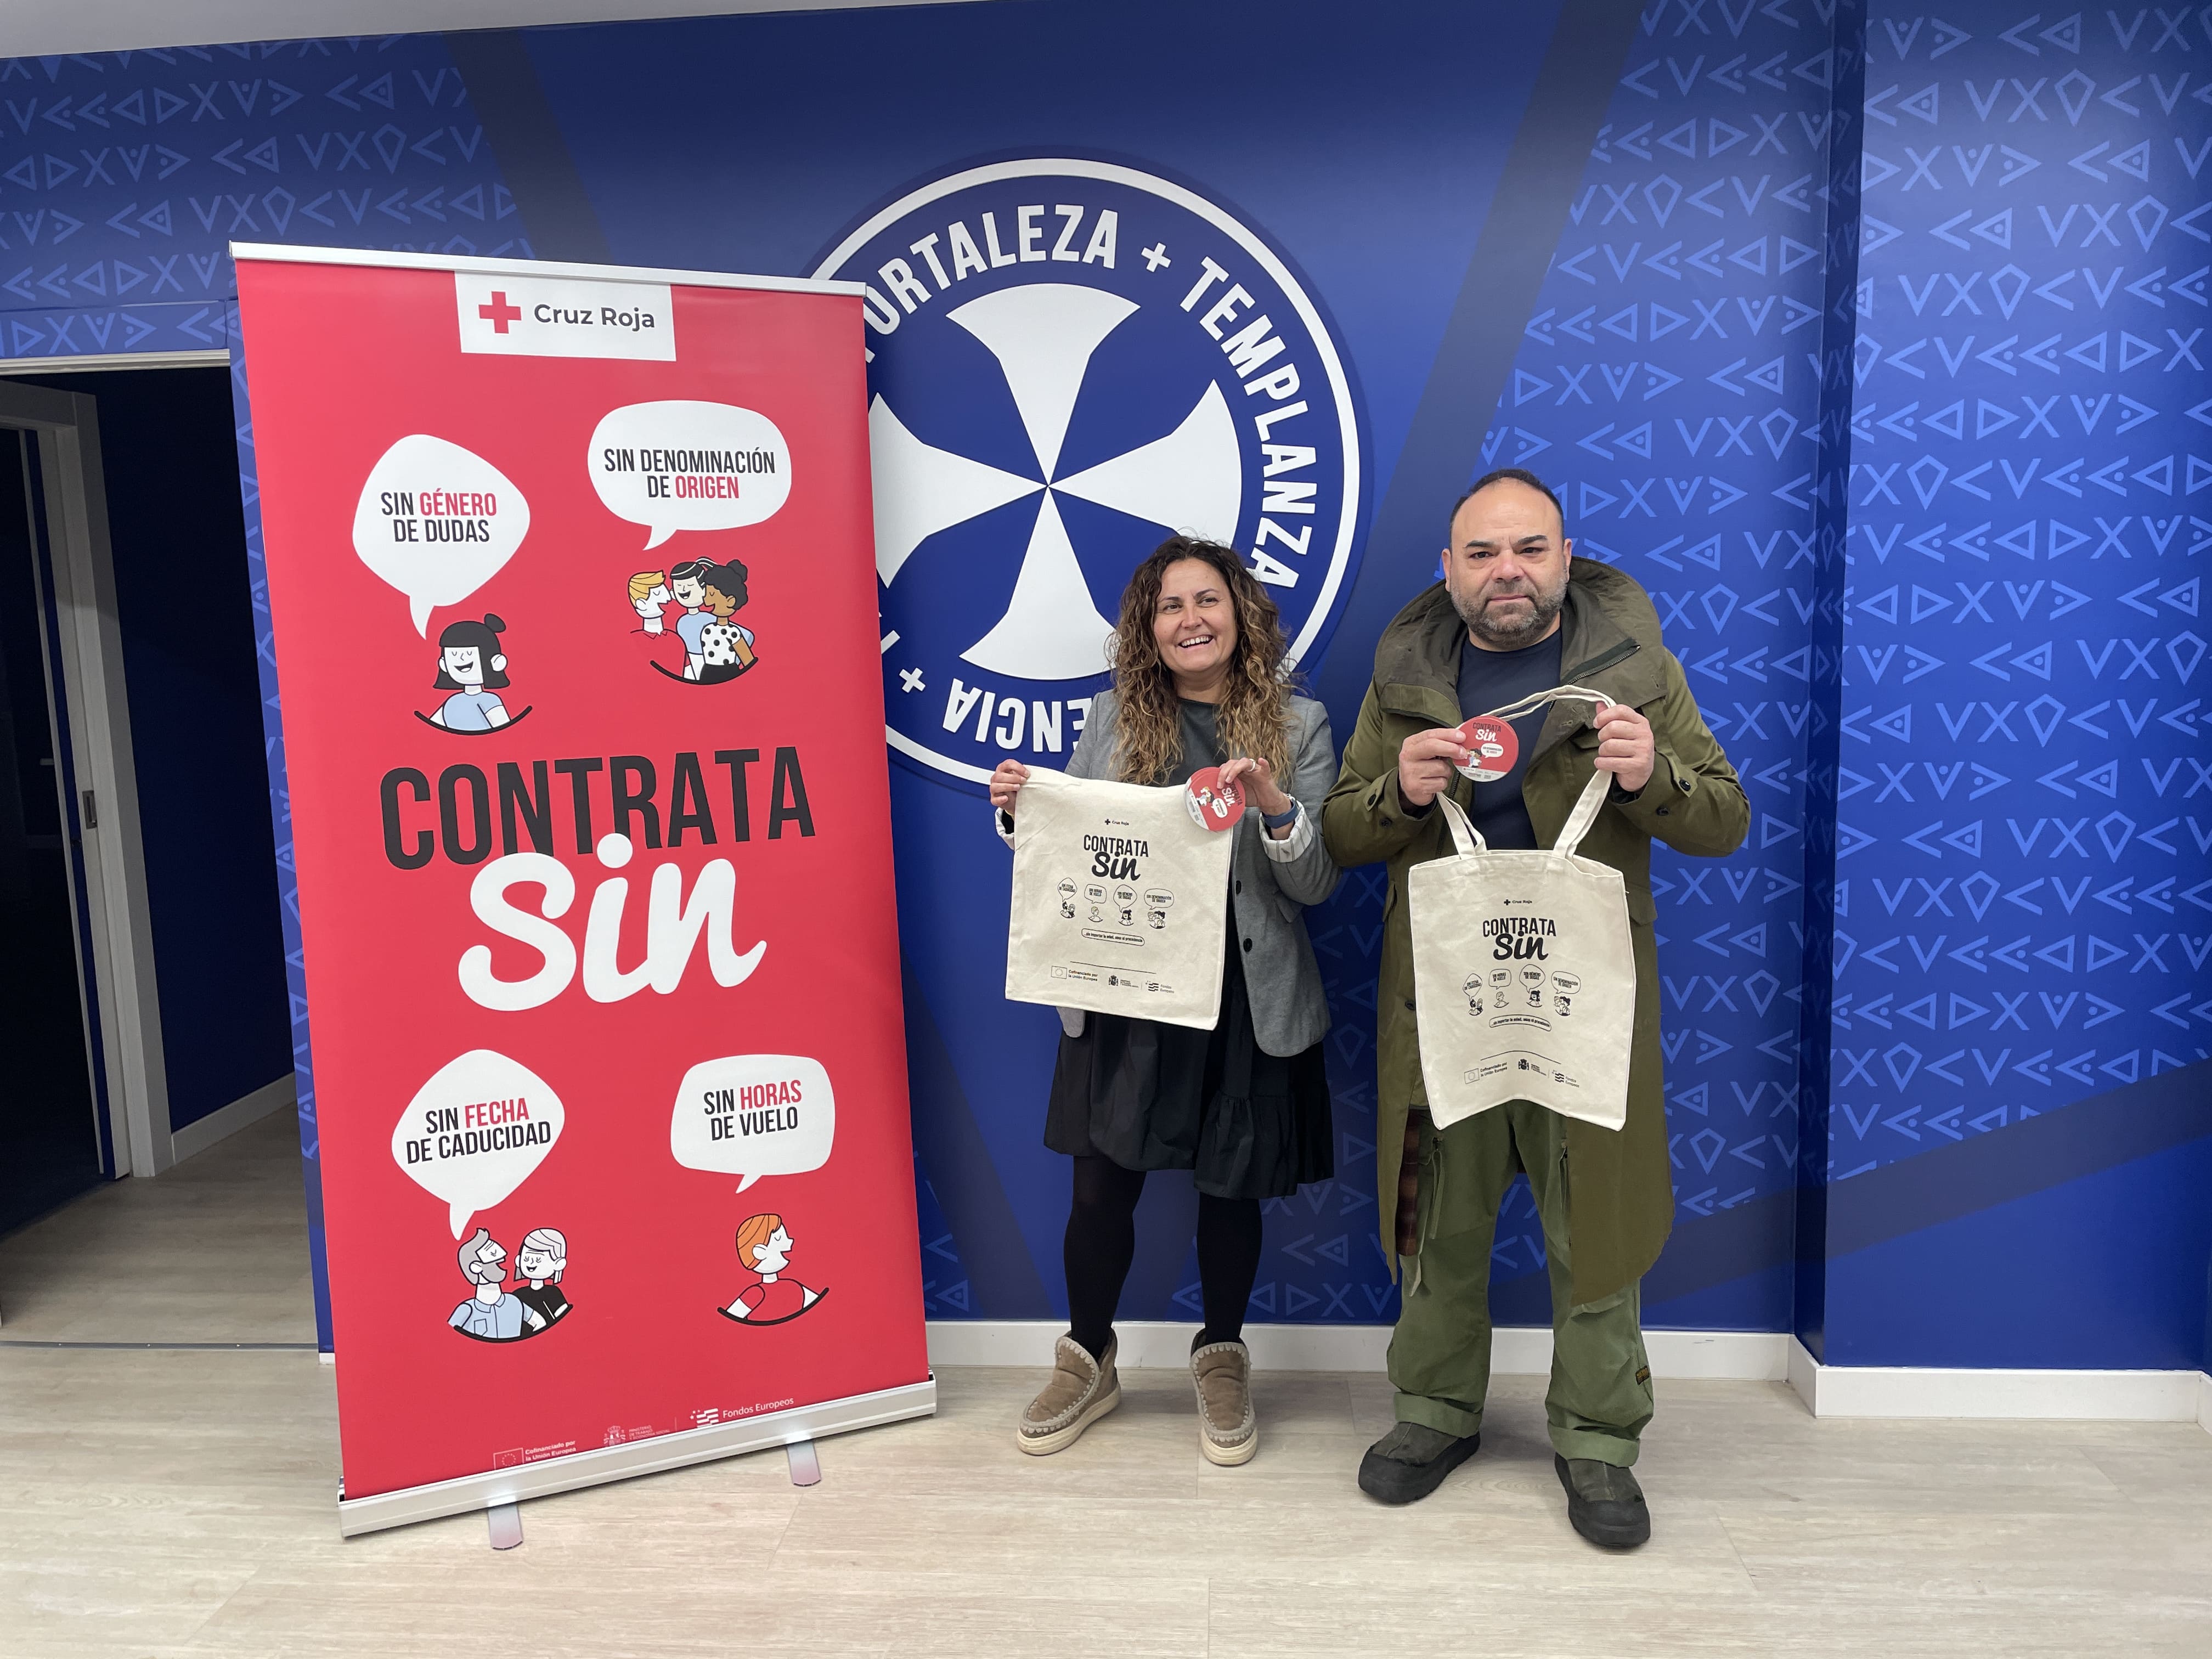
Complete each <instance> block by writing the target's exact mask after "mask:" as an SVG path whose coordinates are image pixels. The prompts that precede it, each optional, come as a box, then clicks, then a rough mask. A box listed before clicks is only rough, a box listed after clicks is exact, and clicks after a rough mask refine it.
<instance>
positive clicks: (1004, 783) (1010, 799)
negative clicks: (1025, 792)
mask: <svg viewBox="0 0 2212 1659" xmlns="http://www.w3.org/2000/svg"><path fill="white" fill-rule="evenodd" d="M1028 781H1030V769H1029V768H1028V767H1026V766H1024V765H1023V764H1022V763H1020V762H1019V761H1017V760H1006V761H1000V763H999V769H998V770H997V771H995V772H994V773H992V774H991V805H994V806H995V807H997V808H998V809H999V810H1000V811H1001V812H1004V813H1005V814H1006V816H1007V817H1013V815H1014V797H1015V796H1016V795H1018V794H1019V793H1021V790H1022V786H1023V785H1024V784H1025V783H1027V782H1028Z"/></svg>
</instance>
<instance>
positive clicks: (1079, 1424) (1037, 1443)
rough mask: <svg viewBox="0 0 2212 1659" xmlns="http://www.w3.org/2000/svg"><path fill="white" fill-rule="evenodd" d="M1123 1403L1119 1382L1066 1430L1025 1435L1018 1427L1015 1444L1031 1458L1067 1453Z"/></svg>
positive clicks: (1100, 1396)
mask: <svg viewBox="0 0 2212 1659" xmlns="http://www.w3.org/2000/svg"><path fill="white" fill-rule="evenodd" d="M1120 1404H1121V1383H1120V1382H1119V1381H1118V1380H1117V1381H1116V1382H1115V1384H1114V1387H1113V1389H1112V1391H1111V1392H1110V1393H1108V1394H1102V1395H1099V1396H1098V1398H1097V1399H1096V1400H1094V1401H1091V1404H1090V1406H1089V1407H1087V1408H1085V1411H1084V1413H1083V1415H1082V1416H1080V1417H1079V1418H1077V1419H1075V1421H1073V1423H1071V1424H1069V1425H1067V1426H1066V1428H1064V1429H1054V1431H1052V1432H1051V1433H1050V1434H1024V1433H1023V1432H1022V1431H1021V1430H1020V1429H1019V1428H1018V1427H1017V1428H1016V1429H1015V1431H1014V1443H1015V1444H1016V1445H1018V1446H1019V1447H1020V1448H1021V1449H1023V1450H1024V1451H1025V1452H1027V1453H1028V1454H1029V1455H1030V1456H1031V1457H1049V1456H1051V1455H1052V1454H1053V1453H1054V1452H1056V1451H1066V1449H1068V1448H1069V1447H1070V1446H1072V1445H1073V1444H1074V1443H1076V1442H1077V1441H1079V1440H1080V1439H1081V1438H1082V1437H1083V1431H1084V1430H1085V1429H1087V1428H1089V1427H1090V1426H1091V1425H1092V1424H1093V1423H1096V1422H1097V1420H1098V1419H1100V1418H1102V1417H1103V1416H1105V1415H1106V1413H1108V1412H1110V1411H1112V1410H1113V1409H1114V1407H1116V1406H1118V1405H1120Z"/></svg>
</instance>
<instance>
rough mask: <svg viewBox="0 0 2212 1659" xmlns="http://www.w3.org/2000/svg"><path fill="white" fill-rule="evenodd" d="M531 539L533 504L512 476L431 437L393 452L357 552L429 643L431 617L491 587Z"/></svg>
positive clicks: (357, 536)
mask: <svg viewBox="0 0 2212 1659" xmlns="http://www.w3.org/2000/svg"><path fill="white" fill-rule="evenodd" d="M529 532H530V503H529V502H528V501H525V500H524V499H523V496H522V492H521V491H520V490H519V489H516V488H515V487H514V484H513V482H512V481H511V480H510V479H509V478H508V477H507V475H506V474H505V473H503V472H501V471H500V470H499V469H498V468H497V467H495V466H494V465H492V464H491V463H490V462H489V461H488V460H486V459H484V458H483V456H481V455H478V454H477V453H475V452H473V451H471V450H466V449H464V448H462V447H460V446H459V444H453V443H447V441H445V440H444V439H443V438H434V437H432V436H430V435H429V434H428V433H427V432H416V433H410V435H408V436H406V437H404V438H402V439H401V440H400V441H398V443H396V444H394V445H392V447H391V448H389V449H387V450H386V451H385V452H384V453H383V455H382V457H381V458H380V459H379V460H378V461H377V463H376V465H374V466H373V467H371V468H370V469H369V470H368V482H367V483H364V484H362V487H361V500H360V501H359V502H358V503H356V506H355V507H354V510H353V550H354V551H355V552H356V553H357V554H359V555H360V556H361V562H362V563H363V564H365V565H367V566H368V568H370V569H371V570H373V571H374V572H375V573H376V574H377V575H378V576H379V577H380V578H381V579H382V580H385V581H386V582H389V583H390V584H391V585H392V586H394V587H396V588H398V590H399V591H400V592H402V593H404V594H405V595H406V596H407V614H408V616H409V617H411V618H412V619H413V621H414V623H415V631H416V633H417V634H420V635H423V636H424V637H425V638H428V635H429V622H430V613H431V611H435V610H436V609H437V608H438V607H439V606H440V605H459V603H460V602H461V601H462V600H463V599H466V598H468V596H469V595H470V594H471V593H473V592H476V591H477V589H478V588H479V587H482V586H483V585H484V584H485V583H486V582H488V581H489V580H491V579H492V578H493V577H494V576H495V575H496V574H498V572H499V568H500V567H501V565H503V564H505V563H506V562H507V561H508V560H509V559H511V558H513V556H514V550H515V549H517V548H518V547H520V546H521V545H522V538H524V537H525V536H526V535H527V534H529Z"/></svg>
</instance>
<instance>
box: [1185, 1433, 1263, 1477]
mask: <svg viewBox="0 0 2212 1659" xmlns="http://www.w3.org/2000/svg"><path fill="white" fill-rule="evenodd" d="M1198 1449H1199V1450H1200V1451H1201V1452H1203V1453H1204V1454H1205V1455H1206V1462H1209V1463H1215V1464H1218V1465H1219V1466H1220V1467H1221V1468H1225V1469H1233V1468H1236V1467H1237V1465H1238V1464H1239V1463H1249V1462H1251V1461H1252V1460H1253V1459H1254V1458H1255V1457H1256V1456H1258V1455H1260V1431H1259V1430H1257V1429H1255V1430H1253V1431H1252V1432H1251V1434H1250V1435H1249V1437H1247V1438H1246V1439H1245V1440H1244V1442H1243V1444H1241V1445H1236V1446H1217V1445H1215V1444H1214V1443H1213V1437H1212V1435H1210V1434H1208V1433H1206V1431H1205V1430H1204V1429H1200V1431H1198Z"/></svg>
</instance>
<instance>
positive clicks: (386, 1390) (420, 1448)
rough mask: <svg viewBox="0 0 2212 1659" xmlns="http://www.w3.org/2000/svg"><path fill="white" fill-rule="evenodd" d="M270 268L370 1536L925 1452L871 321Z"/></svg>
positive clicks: (251, 335)
mask: <svg viewBox="0 0 2212 1659" xmlns="http://www.w3.org/2000/svg"><path fill="white" fill-rule="evenodd" d="M233 252H234V254H235V255H236V257H237V260H238V289H239V305H240V324H241V331H242V339H243V343H244V349H245V354H246V368H247V375H248V385H249V388H250V397H251V405H252V434H253V441H254V447H255V454H256V457H257V459H258V477H259V487H260V492H261V521H262V526H263V534H264V541H265V552H266V556H267V562H268V572H269V593H268V602H269V605H270V616H271V618H272V622H273V629H274V637H275V642H276V667H277V674H278V686H279V690H280V694H281V697H282V702H283V735H284V744H285V749H286V752H287V756H288V758H289V787H290V799H289V810H290V812H291V816H292V822H293V829H294V837H295V846H296V856H297V860H298V866H299V869H298V875H299V902H300V927H301V945H302V950H303V953H304V958H305V971H306V982H307V1002H308V1008H309V1012H310V1015H311V1025H310V1032H311V1041H312V1043H313V1067H314V1079H315V1087H316V1092H317V1106H318V1111H317V1118H316V1121H317V1123H318V1125H319V1133H320V1136H321V1154H322V1164H323V1181H324V1200H325V1212H326V1218H327V1224H328V1236H329V1244H330V1266H331V1310H332V1318H333V1321H334V1324H335V1328H336V1335H337V1392H338V1421H339V1438H340V1442H341V1451H342V1457H343V1474H344V1481H343V1490H342V1496H341V1503H340V1505H339V1509H340V1523H341V1526H342V1527H343V1529H344V1530H346V1531H347V1532H349V1533H350V1532H358V1531H363V1530H367V1529H369V1528H374V1527H379V1526H388V1525H396V1524H400V1523H402V1522H409V1521H415V1520H421V1519H425V1518H428V1516H434V1515H441V1514H452V1513H457V1512H459V1511H461V1510H470V1509H475V1508H480V1507H486V1506H489V1505H490V1504H499V1503H503V1502H507V1501H512V1500H513V1499H514V1498H521V1497H528V1496H535V1495H539V1494H543V1493H546V1492H558V1491H562V1490H566V1489H568V1488H571V1487H574V1486H583V1485H587V1484H591V1483H592V1482H595V1481H599V1480H612V1479H617V1478H620V1477H622V1476H624V1475H628V1474H639V1473H643V1472H647V1471H649V1470H653V1469H659V1468H671V1467H674V1466H676V1465H678V1464H682V1463H686V1462H698V1461H702V1460H704V1459H706V1458H709V1457H714V1456H720V1455H728V1454H731V1453H733V1452H739V1451H746V1450H751V1449H757V1448H760V1447H763V1446H769V1445H775V1444H782V1443H791V1442H795V1441H799V1440H804V1439H808V1438H811V1437H816V1436H818V1435H822V1434H826V1433H830V1432H834V1431H837V1430H839V1429H845V1428H854V1427H860V1426H866V1425H870V1424H874V1423H879V1422H884V1421H888V1420H890V1419H894V1418H898V1417H904V1416H914V1415H918V1414H920V1413H926V1412H927V1411H929V1410H930V1409H932V1407H933V1399H934V1396H933V1385H932V1383H930V1380H929V1371H928V1361H927V1353H926V1350H925V1346H924V1338H923V1328H922V1300H921V1267H920V1261H919V1253H918V1248H917V1243H916V1229H915V1187H914V1165H913V1153H912V1147H911V1142H910V1139H909V1133H908V1118H907V1092H906V1069H905V1047H904V1036H903V1030H902V1018H901V1011H900V998H899V966H898V939H897V934H896V915H895V910H894V906H893V902H892V878H891V856H890V831H889V827H888V823H889V821H888V809H889V800H888V793H889V786H888V780H887V776H886V771H885V765H884V746H883V737H882V733H883V729H884V711H883V691H882V682H881V678H880V669H879V657H880V647H879V644H878V639H877V631H876V593H875V563H874V556H873V544H872V533H871V511H870V505H869V500H870V498H869V472H868V452H867V419H866V392H865V359H864V355H863V347H862V338H861V336H862V319H861V310H860V307H861V301H860V289H858V288H857V286H854V285H852V284H846V283H823V282H813V283H808V282H793V281H785V280H769V279H751V278H744V277H731V276H712V275H702V274H697V273H690V272H680V271H658V270H631V269H621V268H614V267H605V266H578V265H556V264H535V263H526V262H519V261H508V260H492V259H482V260H477V259H448V258H433V257H428V256H416V255H407V254H369V253H349V252H327V251H322V250H311V249H299V248H279V247H267V246H237V247H235V248H234V250H233Z"/></svg>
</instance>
